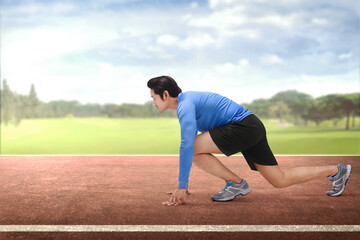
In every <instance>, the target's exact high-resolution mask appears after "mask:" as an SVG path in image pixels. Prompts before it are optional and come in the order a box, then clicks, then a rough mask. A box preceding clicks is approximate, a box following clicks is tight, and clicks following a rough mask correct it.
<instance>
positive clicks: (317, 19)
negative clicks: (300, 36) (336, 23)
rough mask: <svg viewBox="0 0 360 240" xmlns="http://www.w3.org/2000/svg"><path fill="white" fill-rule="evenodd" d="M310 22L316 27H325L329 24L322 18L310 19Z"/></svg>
mask: <svg viewBox="0 0 360 240" xmlns="http://www.w3.org/2000/svg"><path fill="white" fill-rule="evenodd" d="M311 22H312V23H315V24H318V25H327V24H328V23H329V22H328V20H326V19H323V18H313V19H311Z"/></svg>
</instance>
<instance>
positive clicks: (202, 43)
mask: <svg viewBox="0 0 360 240" xmlns="http://www.w3.org/2000/svg"><path fill="white" fill-rule="evenodd" d="M157 43H158V44H160V45H164V46H177V47H180V48H183V49H191V48H204V47H208V46H210V45H213V44H214V43H215V40H214V39H213V38H212V37H210V36H209V35H208V34H201V33H196V34H193V35H190V36H188V37H187V38H185V39H184V40H180V39H179V38H178V37H177V36H174V35H162V36H160V37H158V38H157Z"/></svg>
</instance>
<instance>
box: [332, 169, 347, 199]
mask: <svg viewBox="0 0 360 240" xmlns="http://www.w3.org/2000/svg"><path fill="white" fill-rule="evenodd" d="M346 170H347V171H346V174H345V177H346V181H345V184H344V185H343V187H342V188H341V190H340V192H338V193H335V194H333V195H329V194H328V196H330V197H337V196H340V195H341V194H342V193H343V192H344V191H345V186H346V184H347V182H348V181H349V179H350V175H351V170H352V168H351V165H347V166H346Z"/></svg>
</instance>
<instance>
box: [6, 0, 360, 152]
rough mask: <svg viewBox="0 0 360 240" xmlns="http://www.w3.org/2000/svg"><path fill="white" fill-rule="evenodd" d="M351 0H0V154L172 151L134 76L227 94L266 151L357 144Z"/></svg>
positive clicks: (174, 145)
mask: <svg viewBox="0 0 360 240" xmlns="http://www.w3.org/2000/svg"><path fill="white" fill-rule="evenodd" d="M359 9H360V3H359V2H358V1H353V0H352V1H350V0H344V1H325V0H320V1H308V0H301V1H300V0H293V1H286V0H274V1H263V0H251V1H250V0H249V1H247V0H242V1H240V0H223V1H220V0H208V1H205V0H202V1H200V0H199V1H185V0H182V1H172V0H156V1H145V0H142V1H140V0H102V1H95V0H89V1H51V0H47V1H40V0H38V1H16V0H15V1H10V0H2V1H1V9H0V11H1V12H0V14H1V154H177V153H178V150H179V146H180V128H179V124H178V121H177V118H176V112H175V111H171V110H168V111H167V112H165V113H164V114H159V113H158V112H157V110H156V108H154V107H153V106H152V102H151V97H150V92H149V89H148V88H147V86H146V82H147V81H148V80H149V79H150V78H152V77H155V76H160V75H169V76H172V77H173V78H174V79H175V80H176V81H177V82H178V84H179V86H180V87H181V88H182V90H183V91H190V90H195V91H211V92H217V93H220V94H221V95H224V96H227V97H229V98H231V99H232V100H234V101H235V102H237V103H239V104H242V105H244V106H245V107H247V108H249V109H250V111H252V112H254V113H255V114H256V115H258V116H259V117H260V118H261V119H262V120H263V121H264V123H265V125H266V127H267V129H268V137H269V143H270V146H271V147H272V149H273V151H274V153H276V154H360V131H359V130H360V80H359V71H360V69H359V12H360V10H359Z"/></svg>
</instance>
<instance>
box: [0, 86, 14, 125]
mask: <svg viewBox="0 0 360 240" xmlns="http://www.w3.org/2000/svg"><path fill="white" fill-rule="evenodd" d="M2 85H3V87H2V92H1V119H2V121H4V123H5V126H7V125H8V123H9V122H10V121H11V120H12V119H13V117H14V112H15V101H14V95H13V93H12V92H11V90H10V87H9V85H8V84H7V80H6V79H4V80H3V84H2Z"/></svg>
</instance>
